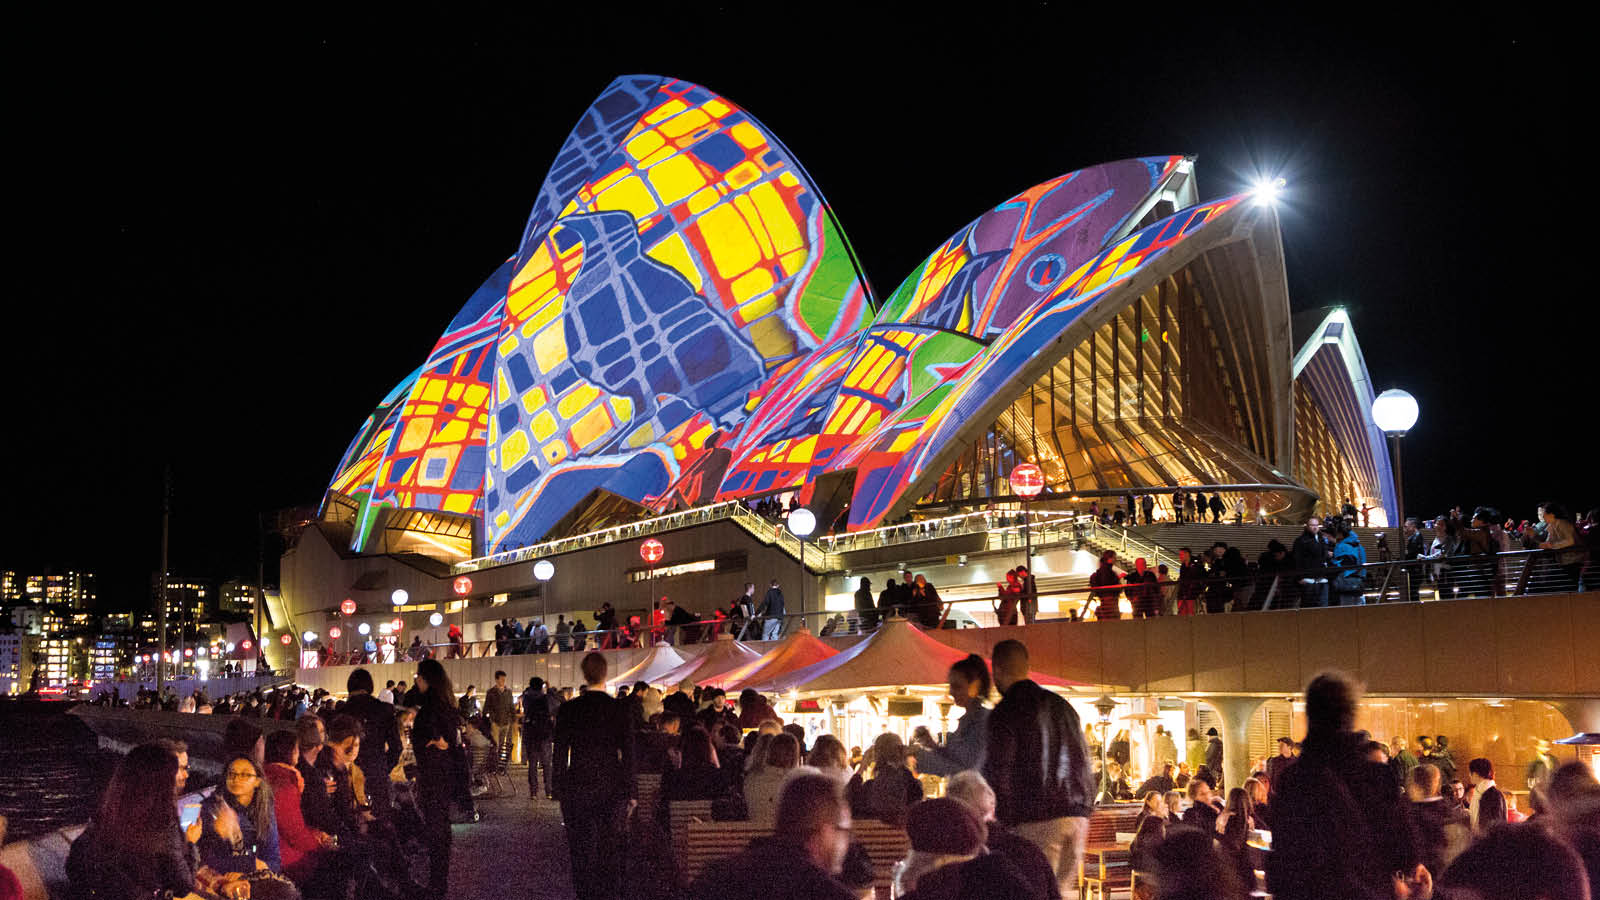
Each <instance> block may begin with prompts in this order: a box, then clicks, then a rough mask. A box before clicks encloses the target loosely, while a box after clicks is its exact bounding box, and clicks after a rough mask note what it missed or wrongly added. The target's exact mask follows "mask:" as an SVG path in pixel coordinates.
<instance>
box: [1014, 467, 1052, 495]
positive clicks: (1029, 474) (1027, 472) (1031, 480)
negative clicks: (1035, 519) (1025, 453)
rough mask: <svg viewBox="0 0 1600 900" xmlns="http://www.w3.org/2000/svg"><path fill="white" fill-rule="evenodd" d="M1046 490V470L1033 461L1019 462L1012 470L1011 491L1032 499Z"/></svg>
mask: <svg viewBox="0 0 1600 900" xmlns="http://www.w3.org/2000/svg"><path fill="white" fill-rule="evenodd" d="M1043 490H1044V471H1043V470H1042V469H1040V468H1039V467H1038V466H1036V465H1034V464H1033V463H1019V464H1018V465H1017V467H1016V468H1014V469H1012V470H1011V493H1013V494H1016V495H1017V496H1018V497H1021V498H1022V499H1024V500H1032V499H1033V498H1035V497H1037V496H1039V493H1040V492H1041V491H1043Z"/></svg>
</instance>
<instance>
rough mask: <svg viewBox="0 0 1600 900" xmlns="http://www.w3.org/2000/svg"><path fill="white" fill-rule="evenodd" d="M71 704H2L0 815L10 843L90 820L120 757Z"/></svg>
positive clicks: (0, 719)
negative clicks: (74, 712) (73, 713)
mask: <svg viewBox="0 0 1600 900" xmlns="http://www.w3.org/2000/svg"><path fill="white" fill-rule="evenodd" d="M70 707H71V704H68V703H26V704H25V703H21V702H17V701H14V700H7V701H3V702H0V814H4V815H5V817H6V819H7V820H8V821H9V822H10V829H9V834H8V835H7V837H6V840H7V842H10V841H14V840H22V839H24V838H29V837H33V836H35V835H39V834H43V833H45V832H49V831H52V830H54V829H57V828H62V827H64V826H67V825H77V824H82V823H84V822H87V821H88V820H89V816H90V814H91V813H92V812H93V811H94V807H95V804H96V803H97V802H98V801H99V798H100V792H101V790H102V789H103V788H104V787H105V784H106V781H107V779H109V778H110V776H111V770H112V769H113V768H114V767H115V766H116V763H117V756H116V754H114V753H110V752H107V751H103V750H101V749H100V748H99V745H98V742H97V740H96V738H95V735H94V732H92V731H90V730H89V728H88V726H86V725H84V724H83V722H82V721H80V720H79V719H78V718H77V717H75V716H69V715H67V710H68V709H69V708H70Z"/></svg>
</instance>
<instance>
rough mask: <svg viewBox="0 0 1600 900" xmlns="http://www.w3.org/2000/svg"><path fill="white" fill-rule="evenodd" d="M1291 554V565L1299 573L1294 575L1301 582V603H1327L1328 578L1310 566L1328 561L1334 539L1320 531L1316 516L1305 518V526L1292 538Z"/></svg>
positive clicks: (1320, 527) (1323, 565)
mask: <svg viewBox="0 0 1600 900" xmlns="http://www.w3.org/2000/svg"><path fill="white" fill-rule="evenodd" d="M1290 555H1291V556H1293V557H1294V569H1295V571H1296V572H1298V573H1300V574H1299V575H1298V576H1297V577H1298V579H1299V582H1300V606H1301V608H1302V609H1303V608H1305V607H1308V606H1327V605H1328V578H1327V576H1326V575H1323V574H1322V573H1320V572H1313V571H1310V570H1313V569H1322V568H1325V567H1326V566H1327V565H1328V560H1330V559H1332V558H1333V542H1332V541H1329V540H1328V539H1327V537H1326V536H1324V535H1323V534H1322V520H1321V519H1319V518H1317V517H1316V516H1312V517H1311V518H1309V519H1307V520H1306V530H1305V531H1302V532H1300V536H1299V537H1297V538H1295V539H1294V547H1293V549H1292V550H1291V551H1290Z"/></svg>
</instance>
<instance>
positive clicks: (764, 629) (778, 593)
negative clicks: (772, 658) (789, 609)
mask: <svg viewBox="0 0 1600 900" xmlns="http://www.w3.org/2000/svg"><path fill="white" fill-rule="evenodd" d="M783 613H784V608H783V589H782V588H780V587H778V579H776V578H774V579H772V583H771V585H769V586H768V587H767V594H766V596H765V597H762V598H761V608H760V609H758V610H756V616H757V617H758V618H760V620H761V639H762V640H764V641H775V640H777V639H778V638H781V637H783Z"/></svg>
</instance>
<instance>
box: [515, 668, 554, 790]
mask: <svg viewBox="0 0 1600 900" xmlns="http://www.w3.org/2000/svg"><path fill="white" fill-rule="evenodd" d="M556 705H557V704H556V702H555V697H554V695H552V694H550V693H549V692H548V691H546V690H545V688H544V679H543V678H540V677H539V676H537V675H535V676H534V677H532V678H530V679H528V689H527V690H525V691H523V692H522V751H523V755H524V756H526V757H527V758H528V797H529V798H530V799H531V798H534V797H537V796H539V769H540V768H541V767H542V768H543V769H544V798H545V799H546V800H554V799H555V798H556V786H555V782H554V781H552V780H551V778H550V775H551V772H550V770H551V766H552V756H551V746H550V739H551V737H552V735H554V733H555V724H556V716H555V709H556Z"/></svg>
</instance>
